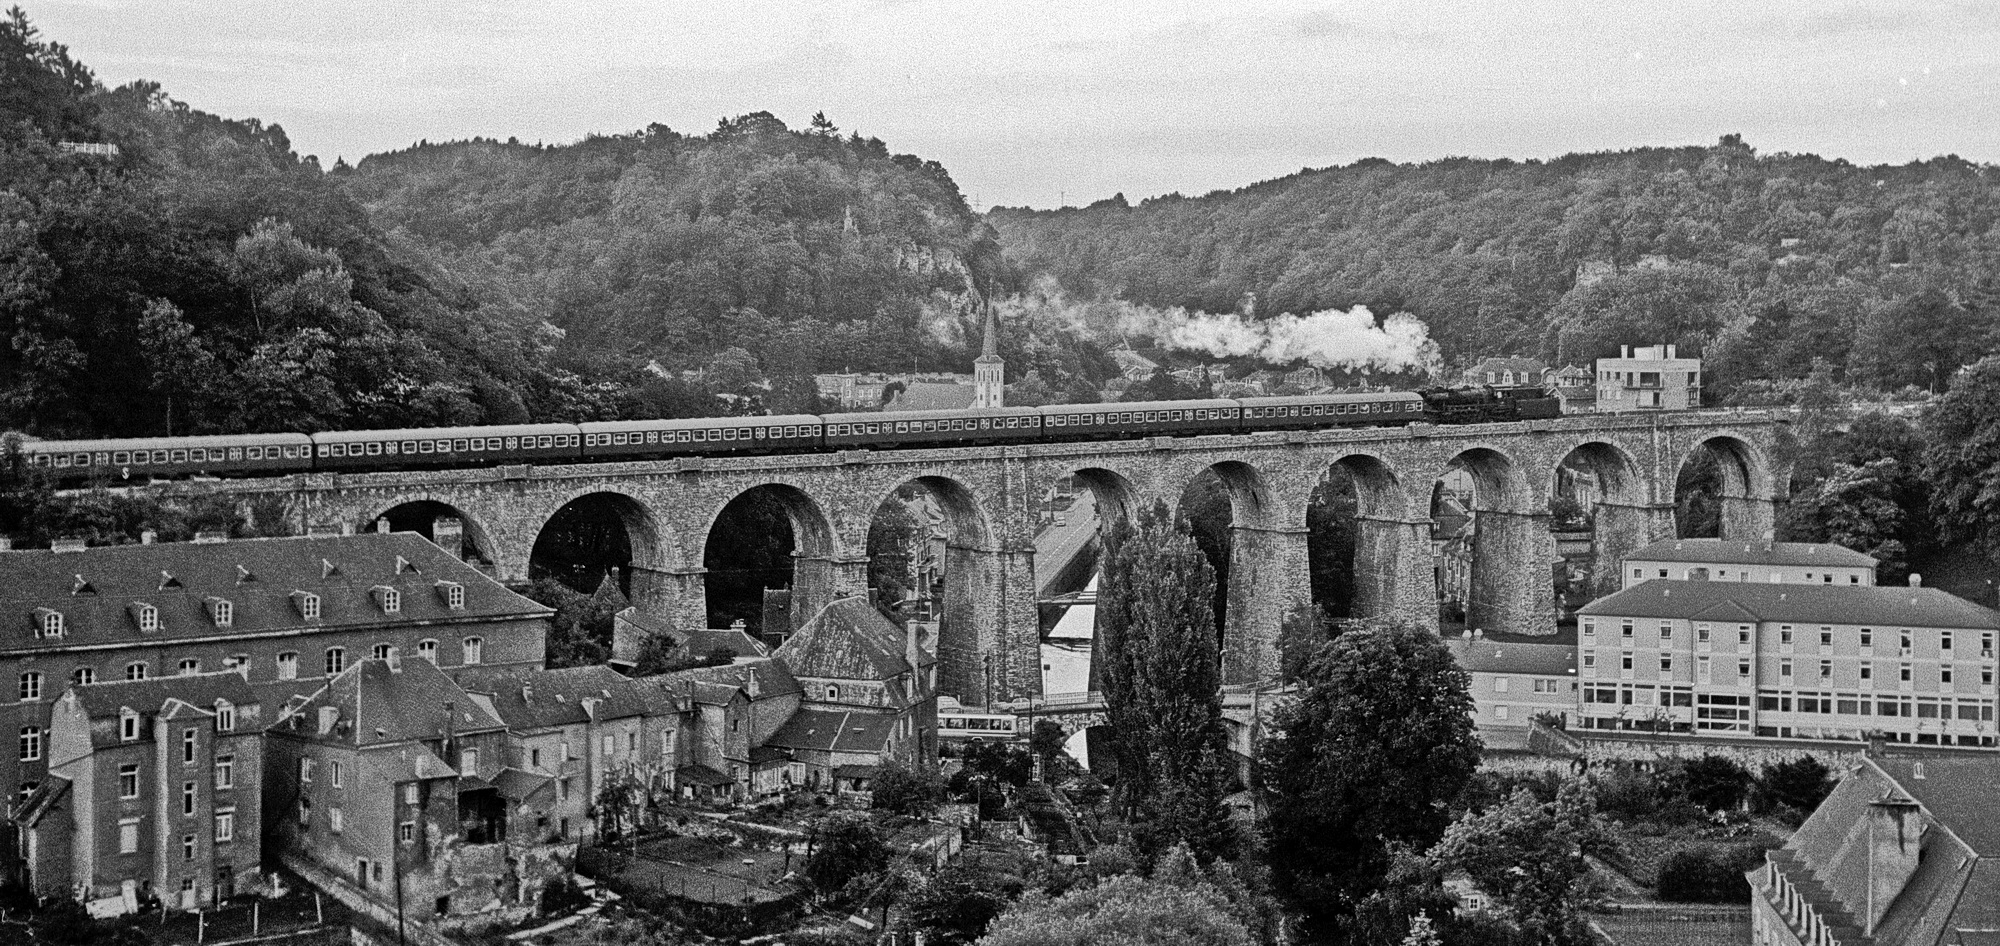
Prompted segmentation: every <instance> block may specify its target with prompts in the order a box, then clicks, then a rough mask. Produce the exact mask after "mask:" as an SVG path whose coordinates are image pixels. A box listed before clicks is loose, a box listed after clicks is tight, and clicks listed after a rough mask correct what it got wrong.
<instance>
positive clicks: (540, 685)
mask: <svg viewBox="0 0 2000 946" xmlns="http://www.w3.org/2000/svg"><path fill="white" fill-rule="evenodd" d="M457 676H458V683H459V686H461V687H463V688H464V689H465V690H466V691H467V692H472V693H482V694H486V695H487V696H488V697H489V698H490V701H491V705H492V708H493V711H494V712H495V713H496V714H497V715H499V717H500V721H501V722H503V723H506V724H507V728H508V729H550V728H554V727H557V726H572V725H579V726H580V725H583V724H585V723H588V722H590V714H589V713H587V712H585V711H584V702H585V701H586V700H597V701H599V702H598V710H597V718H598V719H600V720H605V719H625V718H627V717H632V716H643V715H645V714H646V712H647V710H648V707H647V702H646V697H645V694H644V692H643V691H641V690H640V688H639V686H638V684H636V683H633V682H632V680H631V679H630V678H628V677H626V676H625V675H623V674H621V673H619V672H618V671H616V670H613V669H611V668H610V667H606V666H602V665H598V666H589V667H564V668H561V669H558V670H531V669H527V668H500V667H492V668H484V667H482V668H469V669H466V670H461V671H459V672H458V674H457Z"/></svg>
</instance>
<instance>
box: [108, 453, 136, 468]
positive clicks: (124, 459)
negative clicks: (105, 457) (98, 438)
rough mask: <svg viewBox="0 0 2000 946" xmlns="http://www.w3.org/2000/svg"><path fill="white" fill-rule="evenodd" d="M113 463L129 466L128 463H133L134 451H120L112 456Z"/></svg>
mask: <svg viewBox="0 0 2000 946" xmlns="http://www.w3.org/2000/svg"><path fill="white" fill-rule="evenodd" d="M111 462H113V463H116V464H118V465H119V466H124V465H126V464H128V463H131V462H132V451H130V450H120V451H118V452H117V453H114V454H112V455H111Z"/></svg>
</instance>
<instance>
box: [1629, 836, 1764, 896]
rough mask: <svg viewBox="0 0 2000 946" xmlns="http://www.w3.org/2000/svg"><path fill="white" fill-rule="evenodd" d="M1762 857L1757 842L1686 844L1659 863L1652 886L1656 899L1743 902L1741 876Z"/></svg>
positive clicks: (1745, 888) (1745, 886)
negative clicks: (1658, 870) (1654, 889)
mask: <svg viewBox="0 0 2000 946" xmlns="http://www.w3.org/2000/svg"><path fill="white" fill-rule="evenodd" d="M1763 860H1764V848H1763V847H1762V846H1761V845H1757V844H1734V845H1731V844H1686V845H1682V846H1680V847H1677V848H1675V849H1674V850H1673V853H1671V854H1668V855H1667V857H1666V859H1665V860H1664V861H1661V862H1660V873H1659V876H1658V877H1657V878H1656V879H1655V881H1654V886H1655V888H1656V890H1657V892H1658V893H1659V896H1660V899H1662V900H1672V901H1675V902H1678V903H1744V902H1746V901H1747V900H1748V899H1749V897H1750V886H1749V884H1748V882H1747V881H1745V880H1744V879H1743V875H1744V874H1745V873H1747V872H1749V871H1750V870H1751V869H1753V868H1755V867H1756V866H1757V865H1758V864H1760V863H1762V862H1763Z"/></svg>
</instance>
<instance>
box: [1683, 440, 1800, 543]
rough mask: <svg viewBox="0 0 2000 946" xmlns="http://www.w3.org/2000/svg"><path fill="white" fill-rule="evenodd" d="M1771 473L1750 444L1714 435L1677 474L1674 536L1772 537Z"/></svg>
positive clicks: (1685, 460) (1701, 537)
mask: <svg viewBox="0 0 2000 946" xmlns="http://www.w3.org/2000/svg"><path fill="white" fill-rule="evenodd" d="M1771 483H1772V480H1771V475H1770V472H1769V470H1768V469H1767V468H1766V467H1765V464H1764V463H1763V461H1762V458H1761V457H1760V456H1759V455H1758V453H1757V451H1756V450H1755V449H1754V448H1752V447H1751V446H1750V445H1749V444H1748V443H1745V442H1743V441H1742V440H1739V439H1737V438H1735V437H1710V438H1708V439H1707V440H1704V441H1702V442H1701V443H1700V444H1697V445H1696V446H1695V448H1694V449H1693V450H1692V451H1690V452H1689V453H1688V455H1687V458H1686V459H1684V460H1683V461H1682V462H1681V466H1680V469H1679V470H1678V471H1677V472H1676V474H1675V476H1674V527H1675V531H1674V534H1675V535H1676V536H1677V537H1679V538H1683V539H1718V538H1719V539H1743V540H1752V541H1754V540H1758V539H1768V538H1771V537H1772V535H1771V530H1772V529H1773V528H1774V526H1775V522H1774V519H1775V512H1776V509H1775V505H1774V503H1773V500H1772V499H1771V498H1770V497H1771V496H1772V489H1771Z"/></svg>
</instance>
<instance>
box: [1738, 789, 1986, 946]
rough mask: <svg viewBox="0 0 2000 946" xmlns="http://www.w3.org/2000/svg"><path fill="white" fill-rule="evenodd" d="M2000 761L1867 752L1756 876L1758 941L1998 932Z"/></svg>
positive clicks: (1929, 942) (1969, 938)
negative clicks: (1996, 804) (1996, 812)
mask: <svg viewBox="0 0 2000 946" xmlns="http://www.w3.org/2000/svg"><path fill="white" fill-rule="evenodd" d="M1996 785H2000V762H1996V761H1995V760H1993V759H1992V758H1990V757H1970V756H1966V755H1961V754H1955V753H1954V754H1941V753H1926V754H1924V755H1923V756H1922V757H1921V758H1915V757H1908V756H1902V755H1894V754H1889V755H1877V754H1874V753H1870V754H1869V756H1868V757H1867V758H1864V759H1862V760H1860V761H1859V762H1858V763H1857V764H1856V769H1855V770H1854V771H1851V772H1849V773H1848V774H1847V775H1846V777H1845V778H1843V779H1841V781H1840V784H1839V785H1838V786H1836V787H1835V788H1834V790H1833V794H1832V795H1829V796H1828V797H1827V799H1826V800H1825V801H1824V802H1821V803H1820V806H1819V808H1818V809H1816V810H1815V811H1814V812H1813V813H1812V817H1810V818H1808V819H1806V823H1805V824H1803V825H1801V826H1800V827H1799V830H1798V831H1796V832H1794V833H1793V834H1792V837H1791V839H1790V840H1788V841H1786V842H1785V846H1784V847H1781V848H1774V849H1772V850H1770V851H1767V852H1765V863H1764V865H1763V866H1761V867H1758V868H1757V869H1756V870H1753V871H1751V872H1750V873H1749V881H1750V889H1751V895H1750V942H1751V943H1752V944H1754V946H1847V944H1857V946H1859V944H1866V946H1961V944H1972V943H1982V942H1992V941H1993V940H1994V939H1995V938H1996V933H1995V930H1996V929H2000V869H1996V866H1995V864H1993V863H1991V861H1992V860H1993V858H1994V857H1995V855H2000V821H1995V819H1994V817H1993V806H1994V802H1995V801H1996V800H2000V789H1996Z"/></svg>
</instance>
